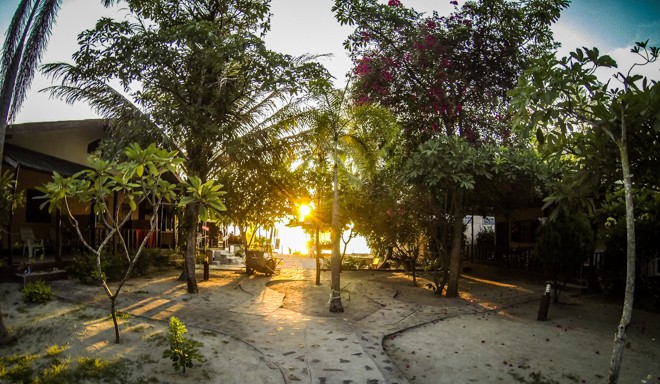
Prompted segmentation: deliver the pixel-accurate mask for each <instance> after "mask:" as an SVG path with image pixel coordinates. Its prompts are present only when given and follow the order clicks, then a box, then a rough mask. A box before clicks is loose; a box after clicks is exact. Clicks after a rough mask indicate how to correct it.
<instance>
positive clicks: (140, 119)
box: [40, 62, 181, 151]
mask: <svg viewBox="0 0 660 384" xmlns="http://www.w3.org/2000/svg"><path fill="white" fill-rule="evenodd" d="M42 70H43V72H44V74H46V75H47V76H50V77H51V78H53V79H57V80H60V82H61V84H60V85H53V86H50V87H47V88H44V89H42V90H41V91H40V92H48V93H50V95H51V96H52V97H55V98H58V99H60V100H63V101H64V102H66V103H67V104H74V103H77V102H81V101H82V102H87V103H89V105H90V106H91V107H92V109H93V110H94V111H95V112H96V113H98V114H99V115H101V116H103V117H105V118H108V119H111V121H112V124H111V129H112V130H113V131H114V132H115V133H119V135H117V136H124V137H128V138H131V137H133V135H134V132H136V131H137V130H138V128H139V130H141V131H145V132H147V133H148V134H150V135H152V137H153V138H160V139H161V142H163V143H164V144H166V145H167V146H168V147H170V148H171V149H176V150H178V151H181V148H179V147H178V146H177V145H176V144H175V143H173V142H172V141H171V140H167V136H166V135H163V132H162V129H161V128H160V127H159V126H158V125H157V124H156V123H154V122H153V121H152V120H151V119H150V118H149V116H148V115H147V114H146V113H144V111H142V110H141V109H140V108H139V107H138V106H137V105H135V104H134V103H133V102H131V100H129V99H128V98H127V97H126V96H125V95H124V94H122V93H121V92H119V91H117V90H116V89H114V88H113V87H111V86H110V85H108V84H106V83H104V82H102V81H99V80H96V79H93V78H92V79H89V78H86V77H85V76H84V74H83V73H82V71H81V70H80V69H79V68H78V67H76V66H74V65H71V64H69V63H62V62H60V63H51V64H46V65H43V66H42Z"/></svg>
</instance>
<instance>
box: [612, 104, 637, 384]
mask: <svg viewBox="0 0 660 384" xmlns="http://www.w3.org/2000/svg"><path fill="white" fill-rule="evenodd" d="M622 108H623V107H622ZM621 117H622V120H621V141H620V142H619V143H617V144H618V145H619V152H620V154H621V169H622V173H623V188H624V192H625V201H626V235H627V236H626V238H627V242H626V243H627V244H626V248H627V257H626V292H625V296H624V300H623V310H622V312H621V321H620V322H619V326H618V327H617V332H616V333H615V334H614V346H613V348H612V359H611V361H610V370H609V373H608V381H607V382H608V383H610V384H614V383H616V382H618V380H619V371H620V370H621V361H622V360H623V351H624V346H625V344H626V331H627V330H628V326H629V325H630V321H631V319H632V311H633V301H634V298H635V259H636V255H635V203H634V199H633V191H632V177H631V174H630V159H629V158H628V139H627V132H626V122H625V119H624V117H625V116H624V113H623V112H622V113H621Z"/></svg>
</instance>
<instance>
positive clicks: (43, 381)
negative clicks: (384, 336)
mask: <svg viewBox="0 0 660 384" xmlns="http://www.w3.org/2000/svg"><path fill="white" fill-rule="evenodd" d="M70 366H71V360H69V359H64V360H60V359H55V360H53V362H52V363H51V364H50V365H49V366H48V367H46V368H45V369H44V370H43V371H42V372H41V373H40V374H39V376H37V377H36V378H35V379H34V380H33V381H32V382H33V383H34V384H67V383H69V382H70V379H69V378H70V376H71V371H70Z"/></svg>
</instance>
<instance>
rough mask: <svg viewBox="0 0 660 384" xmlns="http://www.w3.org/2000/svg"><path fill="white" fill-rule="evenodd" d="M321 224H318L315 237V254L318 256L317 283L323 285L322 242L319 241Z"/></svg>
mask: <svg viewBox="0 0 660 384" xmlns="http://www.w3.org/2000/svg"><path fill="white" fill-rule="evenodd" d="M319 232H320V229H319V225H318V224H316V233H315V237H314V243H315V247H314V250H315V252H314V254H315V255H314V256H315V258H316V285H321V242H320V241H319Z"/></svg>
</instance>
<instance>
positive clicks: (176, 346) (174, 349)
mask: <svg viewBox="0 0 660 384" xmlns="http://www.w3.org/2000/svg"><path fill="white" fill-rule="evenodd" d="M186 332H188V330H187V329H186V326H185V325H183V323H182V322H181V320H179V319H177V318H176V317H174V316H172V317H170V335H169V341H170V349H167V350H165V351H164V352H163V358H169V359H171V360H172V366H173V367H174V369H175V370H177V371H178V370H179V368H183V373H186V368H192V367H193V364H194V361H198V362H200V363H203V362H204V356H202V354H201V353H200V352H199V348H200V347H202V346H203V345H204V344H203V343H201V342H199V341H195V340H192V339H187V338H185V337H184V336H183V335H184V334H185V333H186Z"/></svg>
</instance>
